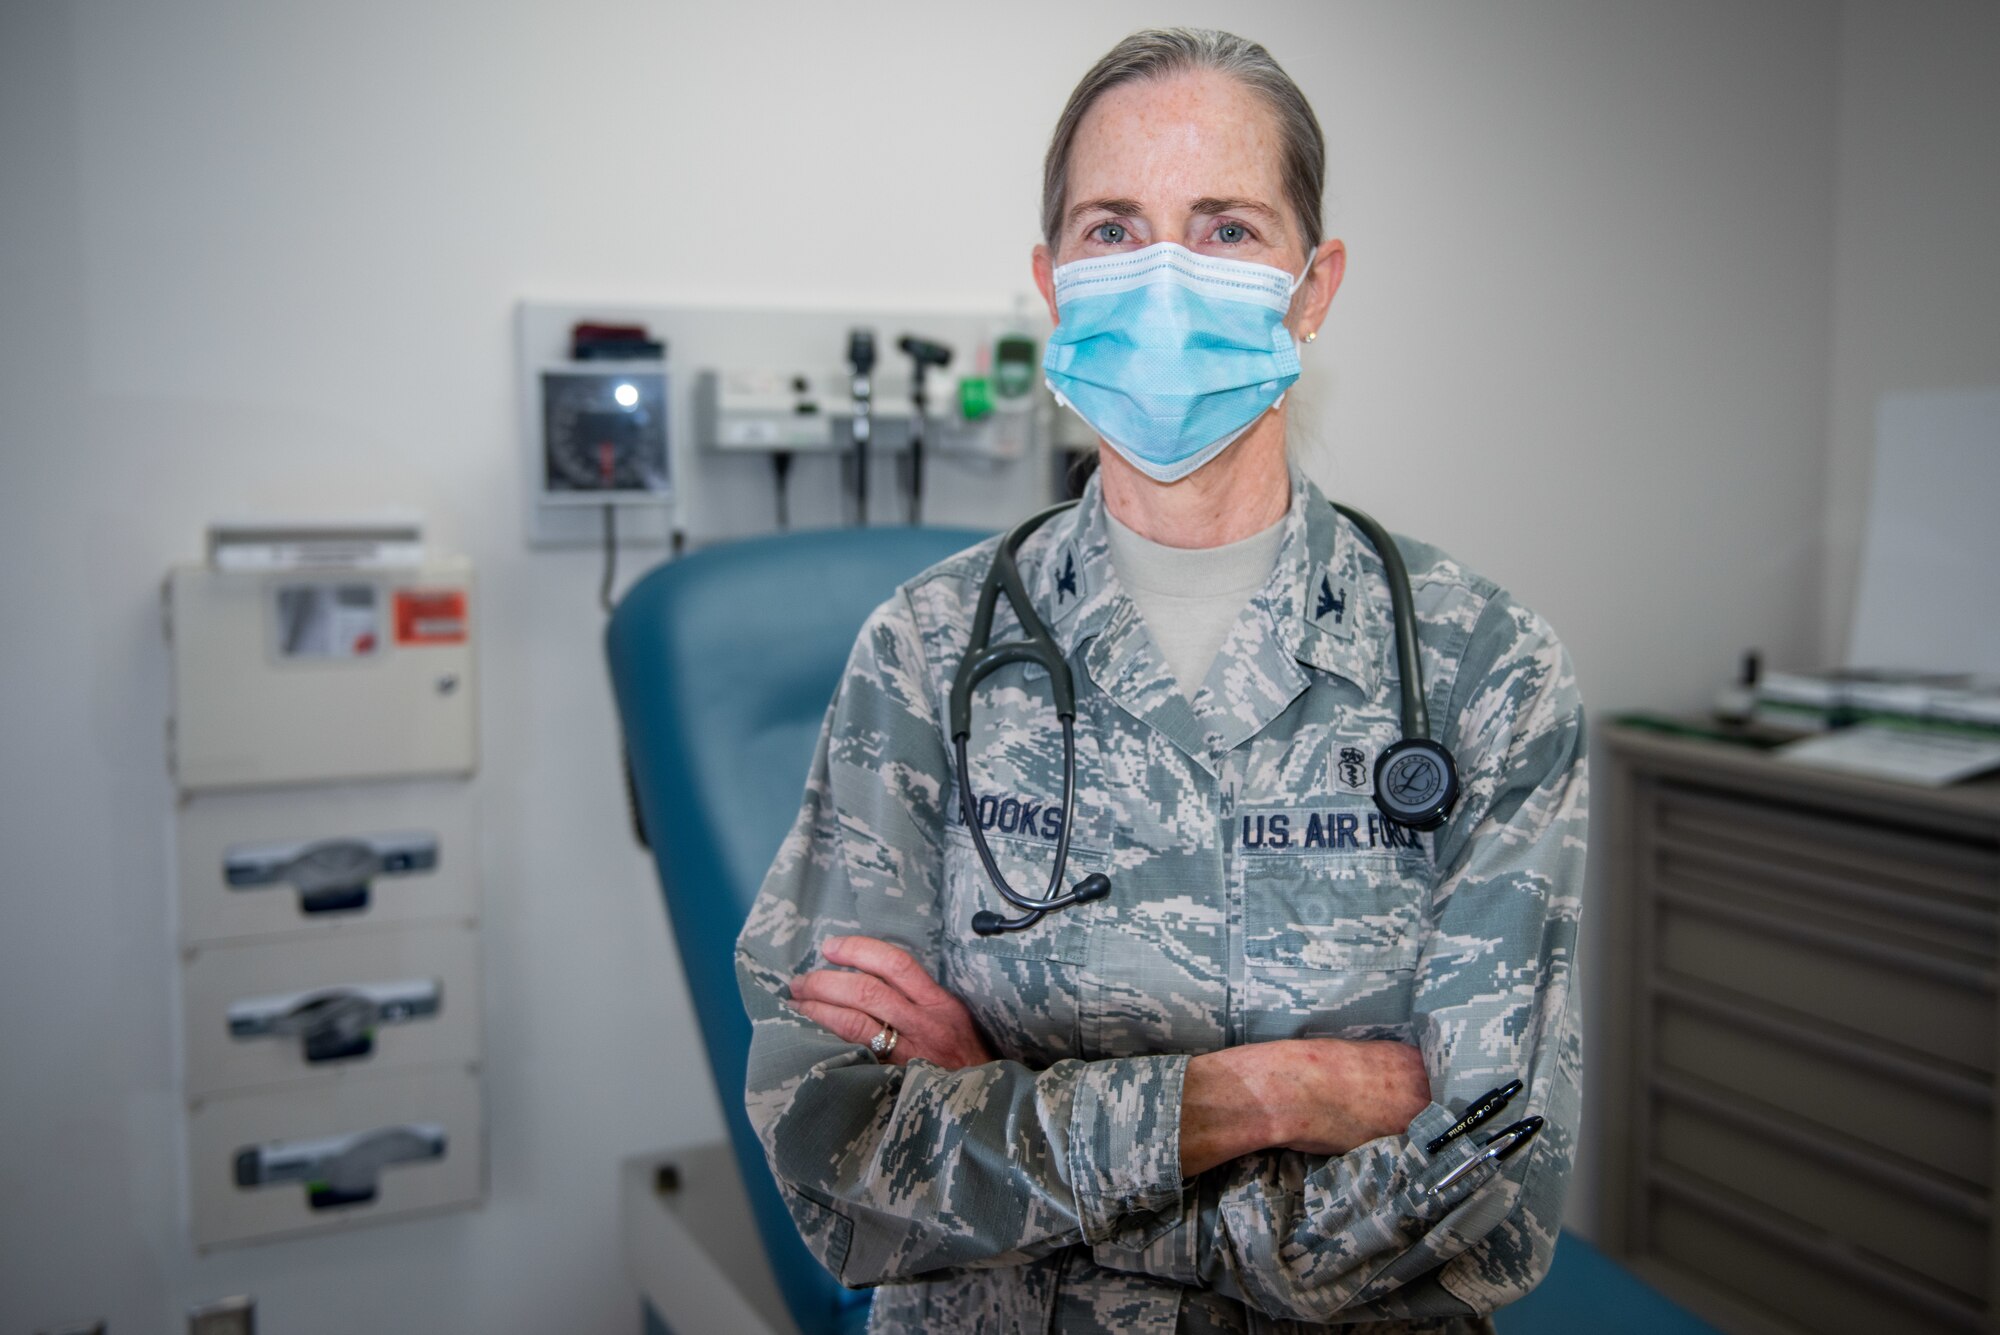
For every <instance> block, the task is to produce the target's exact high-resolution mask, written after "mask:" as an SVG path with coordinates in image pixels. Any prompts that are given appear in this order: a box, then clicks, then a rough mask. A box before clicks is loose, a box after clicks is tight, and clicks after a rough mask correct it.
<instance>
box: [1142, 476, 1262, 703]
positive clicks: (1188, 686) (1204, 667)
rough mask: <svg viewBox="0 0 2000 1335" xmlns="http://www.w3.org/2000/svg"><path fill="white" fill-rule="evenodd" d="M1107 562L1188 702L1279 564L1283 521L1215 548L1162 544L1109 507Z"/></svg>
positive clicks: (1206, 678)
mask: <svg viewBox="0 0 2000 1335" xmlns="http://www.w3.org/2000/svg"><path fill="white" fill-rule="evenodd" d="M1104 518H1105V520H1106V523H1107V525H1108V528H1109V531H1110V537H1111V565H1112V568H1113V569H1114V570H1116V571H1117V572H1118V582H1119V583H1120V584H1122V585H1123V586H1124V587H1125V591H1126V592H1127V593H1128V594H1130V595H1131V596H1132V601H1133V602H1134V603H1137V604H1138V606H1139V619H1140V620H1141V621H1143V622H1145V624H1146V629H1147V630H1148V631H1149V632H1151V634H1152V636H1153V643H1155V644H1157V645H1159V646H1160V652H1161V654H1162V655H1164V656H1165V658H1166V660H1167V668H1168V670H1169V671H1171V672H1172V673H1173V674H1174V681H1175V683H1176V684H1177V685H1178V686H1179V687H1180V688H1181V694H1182V695H1184V696H1186V697H1187V698H1188V699H1189V700H1193V699H1194V697H1195V695H1196V693H1197V692H1199V691H1200V690H1201V685H1202V683H1203V682H1204V681H1207V680H1208V670H1209V668H1211V667H1212V666H1214V664H1215V656H1216V654H1217V653H1219V652H1220V651H1221V649H1222V642H1223V641H1224V640H1225V639H1227V638H1228V637H1229V629H1230V627H1231V626H1234V625H1235V624H1236V618H1237V617H1238V616H1239V615H1240V614H1241V613H1242V611H1243V608H1244V605H1245V604H1247V603H1248V602H1249V601H1250V595H1251V594H1253V593H1255V592H1256V591H1257V590H1258V589H1260V588H1262V587H1263V585H1264V581H1265V580H1266V579H1268V578H1269V577H1270V574H1271V568H1272V567H1273V566H1275V565H1276V564H1277V563H1278V549H1279V548H1280V547H1282V546H1283V545H1284V540H1285V521H1284V518H1283V517H1282V516H1281V517H1280V518H1279V520H1278V522H1277V523H1275V524H1273V525H1271V527H1269V528H1267V529H1265V530H1264V531H1263V532H1262V533H1253V534H1251V535H1250V536H1249V537H1247V538H1243V539H1241V540H1239V541H1237V542H1231V543H1225V544H1223V545H1222V546H1220V547H1164V546H1162V545H1160V544H1159V543H1157V542H1154V541H1152V540H1151V539H1148V538H1142V537H1140V536H1139V535H1138V534H1137V533H1135V532H1133V531H1132V530H1131V529H1129V528H1127V527H1125V525H1123V524H1121V523H1119V522H1118V518H1117V516H1115V515H1113V514H1112V513H1111V512H1110V511H1108V510H1107V511H1106V512H1105V515H1104Z"/></svg>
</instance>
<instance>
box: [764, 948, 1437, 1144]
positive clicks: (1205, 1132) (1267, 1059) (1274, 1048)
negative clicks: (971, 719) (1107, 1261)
mask: <svg viewBox="0 0 2000 1335" xmlns="http://www.w3.org/2000/svg"><path fill="white" fill-rule="evenodd" d="M820 954H821V955H822V956H823V957H824V958H825V959H826V960H827V962H828V963H830V964H835V965H838V966H840V967H839V968H837V969H816V970H814V971H812V972H810V973H807V974H803V975H801V976H800V977H799V978H798V979H797V980H796V981H795V982H794V983H793V984H792V1005H793V1006H794V1007H795V1008H796V1009H797V1010H798V1012H799V1013H800V1014H802V1015H804V1016H805V1017H806V1018H807V1019H809V1020H812V1021H813V1022H814V1023H816V1024H818V1025H820V1026H821V1027H823V1028H825V1029H827V1030H828V1031H830V1032H832V1033H834V1034H836V1035H838V1036H839V1037H841V1038H843V1039H845V1040H847V1041H848V1042H850V1043H866V1042H867V1041H868V1040H869V1039H870V1038H872V1037H873V1036H874V1035H875V1033H876V1032H877V1031H878V1030H879V1029H880V1028H881V1026H882V1025H884V1024H890V1025H894V1026H895V1027H896V1032H897V1034H898V1036H899V1037H898V1040H897V1043H896V1048H895V1051H894V1052H893V1053H892V1054H890V1058H889V1059H890V1060H891V1061H893V1062H896V1063H899V1064H902V1063H907V1062H910V1061H915V1060H918V1059H922V1060H924V1061H928V1062H931V1063H933V1064H934V1065H937V1066H941V1067H943V1068H944V1069H945V1070H947V1071H959V1070H963V1069H965V1068H966V1067H968V1066H979V1065H983V1064H984V1063H986V1062H990V1061H992V1060H993V1054H992V1053H991V1052H990V1051H989V1050H988V1049H987V1046H986V1041H985V1039H984V1038H982V1037H981V1036H980V1033H979V1029H978V1026H977V1025H976V1024H974V1023H973V1019H972V1016H971V1014H970V1013H968V1012H967V1010H966V1008H965V1006H964V1005H963V1004H962V1003H961V1002H960V1001H959V1000H958V998H957V997H955V996H953V995H952V994H951V993H950V992H949V991H947V990H945V988H943V987H942V986H940V985H939V984H938V983H937V982H936V980H934V979H933V978H932V977H931V976H930V974H929V973H927V972H925V970H924V966H923V965H921V964H919V963H918V962H917V961H916V959H915V958H914V957H913V956H911V955H910V954H909V952H907V951H905V950H902V949H900V948H899V947H897V946H894V945H891V944H889V943H888V942H886V941H879V940H876V939H875V938H874V937H867V936H840V937H829V938H828V939H827V940H825V941H823V942H821V944H820ZM1430 1101H1431V1096H1430V1082H1429V1078H1428V1076H1427V1075H1426V1074H1425V1071H1424V1060H1423V1054H1422V1053H1420V1052H1418V1051H1417V1049H1415V1048H1413V1047H1410V1046H1408V1045H1407V1044H1403V1043H1389V1042H1350V1041H1348V1040H1346V1039H1340V1038H1304V1039H1290V1040H1285V1041H1282V1042H1275V1043H1254V1044H1249V1045H1246V1046H1243V1047H1236V1048H1225V1049H1223V1050H1221V1051H1220V1052H1208V1053H1203V1054H1201V1055H1200V1056H1196V1057H1192V1058H1190V1059H1189V1060H1188V1064H1187V1073H1186V1076H1185V1077H1184V1078H1183V1080H1182V1083H1181V1107H1180V1128H1181V1132H1180V1166H1181V1175H1182V1176H1183V1177H1186V1178H1192V1177H1195V1176H1197V1175H1198V1174H1201V1173H1204V1172H1206V1171H1208V1170H1209V1169H1211V1168H1214V1167H1216V1166H1218V1165H1220V1164H1223V1163H1227V1162H1228V1161H1229V1160H1231V1159H1236V1158H1240V1157H1242V1156H1243V1155H1245V1154H1250V1153H1253V1152H1255V1151H1257V1150H1263V1149H1290V1150H1297V1151H1299V1152H1300V1153H1303V1154H1322V1155H1324V1154H1345V1153H1346V1152H1347V1151H1349V1150H1351V1149H1353V1148H1354V1147H1355V1146H1357V1145H1362V1144H1366V1143H1367V1142H1368V1141H1371V1140H1374V1139H1376V1138H1378V1137H1381V1136H1393V1135H1399V1134H1401V1133H1402V1132H1403V1130H1404V1129H1405V1128H1407V1127H1408V1126H1409V1124H1410V1121H1411V1119H1413V1118H1414V1117H1416V1115H1417V1114H1418V1113H1420V1112H1422V1111H1423V1110H1424V1108H1425V1107H1426V1105H1428V1104H1429V1103H1430Z"/></svg>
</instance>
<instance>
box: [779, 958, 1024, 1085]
mask: <svg viewBox="0 0 2000 1335" xmlns="http://www.w3.org/2000/svg"><path fill="white" fill-rule="evenodd" d="M820 954H821V955H823V956H825V957H826V959H827V961H828V962H829V963H831V964H838V965H842V966H844V967H842V968H839V969H815V970H814V971H813V972H811V973H808V974H802V975H801V976H800V977H798V978H796V979H794V980H793V982H792V1005H793V1006H794V1007H795V1008H796V1009H797V1010H798V1011H799V1013H800V1014H802V1015H804V1016H805V1017H806V1018H807V1019H809V1020H811V1021H812V1022H813V1023H815V1024H817V1025H819V1026H821V1027H822V1028H824V1029H827V1030H830V1031H831V1032H833V1033H835V1034H837V1035H839V1036H840V1037H841V1038H844V1039H846V1040H847V1041H848V1042H850V1043H861V1044H866V1043H867V1042H868V1040H869V1039H871V1038H873V1037H875V1035H876V1034H877V1033H879V1032H881V1029H882V1026H883V1025H885V1024H887V1025H893V1026H895V1029H896V1035H897V1038H896V1047H895V1050H894V1051H892V1052H891V1053H889V1055H888V1056H886V1057H884V1058H883V1059H882V1060H884V1061H888V1062H906V1061H909V1060H910V1059H911V1058H913V1057H922V1058H923V1059H924V1060H925V1061H927V1062H932V1063H935V1064H936V1065H938V1066H942V1067H944V1068H945V1069H946V1070H947V1071H956V1070H960V1069H962V1068H964V1067H967V1066H979V1065H983V1064H984V1063H986V1062H990V1061H992V1060H993V1054H992V1053H991V1052H989V1051H988V1050H987V1048H986V1040H985V1039H983V1038H981V1037H980V1034H979V1027H978V1026H977V1025H976V1024H974V1023H973V1021H972V1013H971V1012H970V1011H968V1010H966V1009H965V1005H964V1003H963V1002H961V1001H960V1000H959V999H958V998H957V997H955V996H953V995H952V994H951V993H949V992H947V991H945V990H944V989H943V988H942V987H940V986H938V984H937V981H936V980H935V979H933V978H932V977H931V976H930V975H929V974H928V973H926V972H924V966H923V965H921V964H919V963H917V961H916V960H915V959H914V958H912V957H911V955H910V953H909V952H908V951H906V950H902V949H899V948H898V947H896V946H892V945H890V944H889V943H888V942H887V941H878V940H876V939H875V938H874V937H872V936H830V937H828V938H827V939H826V940H825V941H823V942H821V943H820Z"/></svg>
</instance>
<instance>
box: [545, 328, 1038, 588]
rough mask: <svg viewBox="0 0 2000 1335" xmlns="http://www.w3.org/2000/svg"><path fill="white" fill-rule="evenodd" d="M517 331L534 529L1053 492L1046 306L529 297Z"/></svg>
mask: <svg viewBox="0 0 2000 1335" xmlns="http://www.w3.org/2000/svg"><path fill="white" fill-rule="evenodd" d="M604 331H610V332H611V333H614V334H616V335H617V337H615V338H608V339H605V343H606V346H605V348H604V356H603V357H602V358H599V357H597V356H596V355H593V356H591V357H588V358H580V357H579V356H578V354H579V353H581V352H587V351H590V350H591V349H592V347H593V339H599V338H603V337H604ZM517 333H518V343H519V367H520V382H521V401H520V420H521V423H522V434H523V441H524V444H523V449H522V457H523V459H524V460H525V465H524V466H525V469H526V472H525V474H524V476H525V481H526V484H527V491H528V496H529V516H528V535H529V541H530V543H531V544H533V545H535V546H574V547H595V546H599V545H605V546H606V547H607V548H609V547H611V543H610V542H609V541H608V538H609V536H610V534H611V532H612V526H613V524H615V536H616V543H617V545H620V546H623V545H645V544H653V543H659V544H665V543H667V542H669V541H673V542H675V543H676V544H677V545H678V543H679V541H680V540H683V539H684V540H685V542H686V543H688V544H690V545H693V546H701V545H704V544H707V543H710V542H716V541H725V540H729V539H733V538H741V537H749V536H753V535H756V534H760V533H768V532H771V531H772V530H774V529H782V528H788V527H798V528H820V527H829V526H836V525H848V524H875V525H881V524H908V523H912V522H916V523H925V524H940V525H959V526H965V527H973V528H995V529H997V528H1000V527H1002V526H1004V525H1005V524H1007V523H1008V522H1010V521H1011V520H1014V519H1017V518H1019V517H1020V516H1022V515H1025V514H1028V513H1030V512H1031V511H1033V510H1036V509H1038V508H1040V507H1041V506H1043V505H1045V504H1047V503H1048V501H1049V500H1050V499H1051V491H1052V488H1051V485H1050V479H1051V477H1052V476H1053V474H1052V472H1051V469H1050V466H1049V459H1048V448H1047V442H1048V433H1049V423H1050V420H1051V418H1052V417H1053V415H1054V405H1053V401H1052V400H1051V398H1050V396H1049V394H1048V392H1047V390H1046V389H1045V388H1044V387H1043V384H1042V375H1041V352H1042V341H1043V339H1044V338H1045V336H1046V333H1047V321H1046V317H1045V316H1044V315H1043V314H1042V313H1041V308H1040V306H1039V305H1038V304H1037V303H1035V302H1033V301H1031V300H1021V301H1018V302H1017V303H1015V305H1014V308H1013V310H1012V312H1011V313H1009V312H1008V311H1007V309H1006V303H1005V302H1002V303H998V304H997V306H996V308H994V309H989V310H972V311H964V310H961V311H937V310H932V311H899V310H893V309H861V308H852V309H846V310H842V309H838V308H819V309H811V308H789V309H785V308H778V309H759V308H756V307H747V306H746V307H689V306H637V305H630V304H618V303H606V304H595V305H592V304H583V303H559V302H524V303H523V304H522V305H521V306H520V308H519V311H518V316H517ZM580 336H581V338H582V341H581V342H579V337H580ZM621 339H622V340H624V341H623V342H622V343H621V342H620V340H621ZM649 377H651V378H650V379H649ZM656 431H657V434H654V433H655V432H656ZM655 449H663V450H664V452H665V453H664V456H656V455H655V454H653V453H651V451H653V450H655ZM659 457H663V458H664V460H665V464H664V467H658V466H656V463H655V460H656V459H657V458H659ZM607 504H609V505H611V506H613V507H615V509H614V510H613V511H612V512H611V513H610V514H607V513H606V512H605V506H606V505H607ZM607 520H609V521H611V522H610V523H607ZM608 564H609V562H607V565H608ZM609 583H610V581H609V579H608V578H607V580H606V584H607V586H608V585H609ZM607 592H608V588H607Z"/></svg>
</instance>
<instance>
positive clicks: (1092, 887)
mask: <svg viewBox="0 0 2000 1335" xmlns="http://www.w3.org/2000/svg"><path fill="white" fill-rule="evenodd" d="M1110 893H1111V878H1110V877H1109V876H1106V875H1105V874H1104V873H1103V872H1101V871H1094V872H1092V873H1090V875H1088V876H1086V877H1084V878H1083V879H1082V880H1080V881H1078V882H1077V883H1076V902H1077V903H1079V904H1088V903H1089V902H1090V901H1091V900H1093V899H1102V898H1104V897H1105V896H1106V895H1108V894H1110Z"/></svg>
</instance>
